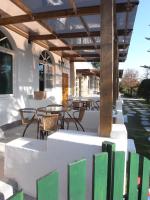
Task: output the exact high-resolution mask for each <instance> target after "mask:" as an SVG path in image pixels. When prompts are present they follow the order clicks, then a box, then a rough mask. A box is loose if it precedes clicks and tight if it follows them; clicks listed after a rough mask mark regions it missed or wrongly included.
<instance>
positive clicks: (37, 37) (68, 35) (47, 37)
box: [29, 29, 133, 41]
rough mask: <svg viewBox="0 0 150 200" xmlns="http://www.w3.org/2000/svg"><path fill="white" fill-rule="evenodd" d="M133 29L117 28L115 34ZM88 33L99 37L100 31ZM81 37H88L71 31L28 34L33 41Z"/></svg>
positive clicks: (122, 33)
mask: <svg viewBox="0 0 150 200" xmlns="http://www.w3.org/2000/svg"><path fill="white" fill-rule="evenodd" d="M132 30H133V29H127V30H124V29H118V30H117V35H118V36H123V35H124V34H127V35H128V34H129V33H131V31H132ZM89 35H90V36H91V37H99V35H100V31H92V32H89ZM83 37H88V34H87V32H73V33H57V35H53V34H46V35H30V36H29V40H30V41H34V40H53V39H58V38H59V39H65V38H66V39H67V38H83Z"/></svg>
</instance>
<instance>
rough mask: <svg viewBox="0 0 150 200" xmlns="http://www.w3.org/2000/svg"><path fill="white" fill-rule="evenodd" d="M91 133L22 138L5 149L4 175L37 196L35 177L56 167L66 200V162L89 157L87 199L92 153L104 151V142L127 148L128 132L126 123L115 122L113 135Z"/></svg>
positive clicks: (90, 190) (75, 132) (90, 194)
mask: <svg viewBox="0 0 150 200" xmlns="http://www.w3.org/2000/svg"><path fill="white" fill-rule="evenodd" d="M96 135H97V134H96V133H92V132H86V133H84V132H77V131H71V130H68V131H66V130H61V131H58V132H56V133H54V134H52V135H50V136H49V137H48V139H47V141H40V140H33V139H28V138H19V139H17V140H14V141H12V142H10V143H7V145H6V148H5V175H6V177H9V178H13V179H15V180H16V181H17V182H18V184H19V187H20V188H22V189H23V191H24V192H25V193H27V194H29V195H31V196H34V197H35V196H36V180H37V179H38V178H40V177H42V176H44V175H46V174H48V173H49V172H50V171H53V170H55V169H57V170H58V172H59V174H60V195H59V196H61V200H66V199H67V165H68V164H69V163H71V162H74V161H76V160H80V159H83V158H85V159H87V192H86V200H90V199H91V196H92V159H93V154H96V153H99V152H101V146H102V142H103V141H110V142H113V143H115V144H116V150H118V151H124V152H126V151H127V132H126V128H125V126H124V125H113V129H112V133H111V138H101V137H98V136H96Z"/></svg>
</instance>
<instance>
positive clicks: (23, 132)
mask: <svg viewBox="0 0 150 200" xmlns="http://www.w3.org/2000/svg"><path fill="white" fill-rule="evenodd" d="M29 125H30V124H27V125H26V127H25V129H24V131H23V134H22V137H24V136H25V133H26V130H27V128H28V127H29Z"/></svg>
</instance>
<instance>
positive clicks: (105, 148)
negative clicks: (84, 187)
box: [102, 141, 116, 200]
mask: <svg viewBox="0 0 150 200" xmlns="http://www.w3.org/2000/svg"><path fill="white" fill-rule="evenodd" d="M115 148H116V145H115V144H114V143H112V142H108V141H105V142H103V143H102V152H108V176H107V177H108V178H107V184H108V185H107V200H111V199H112V188H113V162H114V158H113V157H114V151H115Z"/></svg>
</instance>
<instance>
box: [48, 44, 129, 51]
mask: <svg viewBox="0 0 150 200" xmlns="http://www.w3.org/2000/svg"><path fill="white" fill-rule="evenodd" d="M128 46H129V44H124V43H122V44H118V48H119V49H126V48H127V47H128ZM100 48H101V47H100V45H97V46H96V48H95V47H94V46H93V45H75V46H72V48H70V47H68V46H65V47H49V51H68V50H94V49H100Z"/></svg>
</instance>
